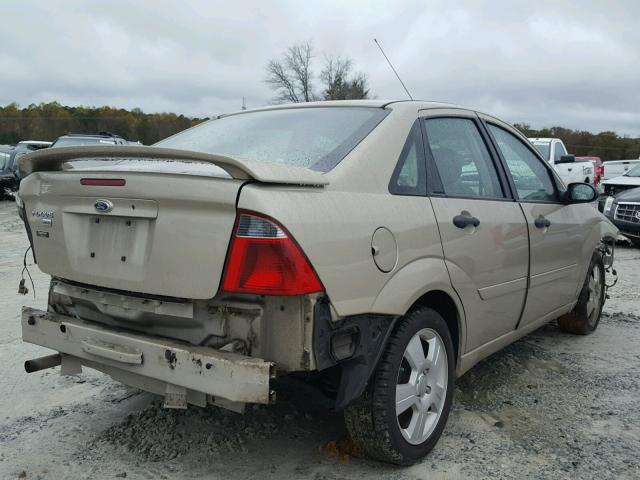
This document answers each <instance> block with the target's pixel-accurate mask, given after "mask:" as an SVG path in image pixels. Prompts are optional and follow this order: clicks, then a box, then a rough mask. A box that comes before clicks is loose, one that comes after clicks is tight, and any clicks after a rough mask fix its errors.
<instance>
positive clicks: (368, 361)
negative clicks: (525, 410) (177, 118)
mask: <svg viewBox="0 0 640 480" xmlns="http://www.w3.org/2000/svg"><path fill="white" fill-rule="evenodd" d="M20 170H21V174H22V175H23V176H24V177H25V178H24V179H23V181H22V183H21V187H20V192H19V196H18V199H17V203H18V206H19V209H20V213H21V216H22V218H23V219H24V221H25V225H26V228H27V231H28V233H29V238H30V240H31V244H32V247H33V251H34V254H35V258H36V260H37V263H38V265H39V267H40V269H42V270H43V271H44V272H46V273H48V274H50V275H51V276H52V282H51V290H50V296H49V309H48V311H47V312H44V311H37V310H34V309H26V310H25V312H24V314H23V318H22V322H23V337H24V339H25V341H28V342H32V343H36V344H39V345H43V346H45V347H49V348H51V349H53V350H55V351H56V352H58V353H56V354H54V355H51V356H48V357H43V358H40V359H35V360H32V361H30V362H27V368H28V370H29V371H37V370H41V369H43V368H48V367H51V366H56V365H59V364H61V365H62V373H77V372H79V371H80V370H81V369H82V368H83V367H89V368H95V369H98V370H101V371H103V372H106V373H108V374H109V375H111V376H112V377H113V378H115V379H117V380H118V381H121V382H124V383H127V384H129V385H133V386H137V387H139V388H142V389H145V390H148V391H151V392H155V393H157V394H159V395H163V396H164V398H165V406H167V407H172V408H186V407H187V405H188V404H195V405H200V406H206V405H208V404H215V405H219V406H222V407H225V408H230V409H233V410H236V411H242V410H243V408H244V405H245V404H246V403H270V402H273V401H275V396H276V393H277V390H278V385H279V379H280V378H281V377H284V376H287V377H289V378H290V379H292V381H299V382H304V383H305V384H306V386H307V387H308V386H312V387H314V388H315V389H316V391H317V394H318V395H319V396H323V397H325V398H326V399H327V400H328V401H330V402H332V404H333V405H334V408H336V409H340V410H344V412H345V417H346V423H347V427H348V429H349V432H350V434H351V436H352V438H353V440H354V441H355V442H356V443H357V444H358V445H359V446H360V447H361V448H362V450H363V451H364V452H366V453H367V454H369V455H371V456H373V457H374V458H378V459H380V460H383V461H388V462H394V463H398V464H410V463H413V462H416V461H418V460H420V459H421V458H422V457H423V456H424V455H425V454H427V453H428V452H429V451H430V450H431V449H432V448H433V447H434V445H435V444H436V442H437V440H438V438H439V437H440V435H441V433H442V431H443V429H444V428H445V424H446V421H447V417H448V414H449V410H450V408H451V402H452V396H453V392H454V383H455V379H456V377H457V376H460V375H462V374H463V373H464V372H465V371H467V370H468V369H470V368H471V367H472V366H473V365H474V364H476V363H477V362H478V361H480V360H481V359H483V358H485V357H487V356H488V355H490V354H491V353H493V352H495V351H497V350H499V349H500V348H502V347H504V346H506V345H508V344H510V343H512V342H514V341H515V340H517V339H518V338H520V337H522V336H523V335H526V334H527V333H529V332H531V331H533V330H534V329H536V328H538V327H540V326H541V325H543V324H545V323H546V322H549V321H550V320H553V319H556V318H558V319H559V325H560V328H561V329H563V330H565V331H569V332H573V333H579V334H586V333H590V332H592V331H594V330H595V329H596V327H597V325H598V321H599V319H600V313H601V310H602V306H603V303H604V298H605V271H606V270H608V269H609V268H610V266H611V263H612V258H613V257H612V246H610V244H611V242H610V241H611V239H613V238H615V235H616V229H615V227H614V226H613V225H612V224H611V223H610V222H609V221H608V220H607V219H606V218H605V217H603V216H602V215H601V214H600V213H598V211H597V210H596V209H595V208H593V206H592V205H591V204H590V202H593V201H594V200H595V198H596V196H597V195H596V193H595V191H594V189H593V188H592V187H590V186H589V185H585V184H572V185H568V186H565V185H564V184H563V183H562V181H561V180H559V179H558V177H557V176H556V175H555V174H554V172H553V171H552V169H551V168H550V167H549V165H547V164H546V162H545V161H544V160H543V159H542V158H541V157H540V156H539V154H538V153H537V152H536V150H535V149H534V148H533V147H532V145H531V144H530V143H529V142H528V141H527V139H526V138H525V137H523V136H522V135H521V134H520V133H519V132H518V131H517V130H515V129H514V128H512V127H511V126H509V125H507V124H506V123H504V122H502V121H500V120H498V119H496V118H493V117H491V116H488V115H485V114H482V113H478V112H476V111H474V110H470V109H466V108H461V107H457V106H452V105H445V104H435V103H426V102H417V101H415V102H414V101H411V102H385V101H379V100H374V101H359V102H321V103H311V104H299V105H287V106H277V107H268V108H264V109H259V110H254V111H246V112H239V113H237V114H233V115H226V116H221V117H219V118H216V119H214V120H211V121H209V122H206V123H204V124H201V125H199V126H197V127H194V128H192V129H189V130H186V131H184V132H181V133H179V134H177V135H175V136H173V137H170V138H168V139H166V140H164V141H162V142H160V143H158V144H157V145H155V146H153V147H127V146H122V147H120V146H105V147H71V148H60V149H57V150H50V151H40V152H37V153H32V154H30V155H27V156H25V157H23V158H22V159H21V162H20Z"/></svg>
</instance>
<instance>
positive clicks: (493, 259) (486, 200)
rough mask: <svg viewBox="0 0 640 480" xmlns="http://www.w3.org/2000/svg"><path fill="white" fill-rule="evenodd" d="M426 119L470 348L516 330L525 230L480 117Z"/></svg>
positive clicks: (435, 192) (441, 114)
mask: <svg viewBox="0 0 640 480" xmlns="http://www.w3.org/2000/svg"><path fill="white" fill-rule="evenodd" d="M461 112H462V111H460V110H451V111H437V110H429V111H427V113H426V114H425V115H424V117H423V120H422V121H423V125H424V133H425V138H426V142H425V149H426V151H427V158H428V179H429V182H428V183H429V193H430V199H431V203H432V205H433V208H434V211H435V214H436V219H437V223H438V228H439V230H440V236H441V238H442V245H443V250H444V256H445V260H446V264H447V268H448V270H449V275H450V277H451V282H452V284H453V287H454V288H455V289H456V291H457V292H458V294H459V295H460V297H461V299H462V302H463V304H464V308H465V315H466V317H467V351H470V350H473V349H475V348H477V347H479V346H481V345H483V344H485V343H487V342H489V341H491V340H493V339H495V338H497V337H499V336H501V335H504V334H506V333H508V332H510V331H512V330H514V329H515V328H516V325H517V323H518V320H519V318H520V314H521V312H522V308H523V305H524V300H525V292H526V282H527V268H528V255H529V252H528V236H527V226H526V222H525V218H524V216H523V214H522V211H521V209H520V207H519V206H518V204H517V203H516V202H515V201H514V200H513V199H512V198H511V194H510V192H509V189H508V187H507V186H506V177H505V175H504V172H503V171H502V170H501V169H500V168H499V167H498V165H497V162H496V161H495V159H494V158H492V155H491V153H490V149H489V146H488V139H487V137H486V136H485V134H483V133H482V131H481V129H480V125H479V121H478V118H477V116H476V115H475V114H474V113H473V112H468V113H461Z"/></svg>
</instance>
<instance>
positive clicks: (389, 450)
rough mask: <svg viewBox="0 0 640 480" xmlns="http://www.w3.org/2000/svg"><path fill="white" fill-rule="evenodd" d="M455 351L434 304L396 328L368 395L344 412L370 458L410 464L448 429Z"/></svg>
mask: <svg viewBox="0 0 640 480" xmlns="http://www.w3.org/2000/svg"><path fill="white" fill-rule="evenodd" d="M454 369H455V364H454V350H453V343H452V340H451V335H450V333H449V329H448V327H447V324H446V322H445V321H444V319H443V318H442V317H441V316H440V315H439V314H438V313H437V312H436V311H434V310H432V309H430V308H420V309H417V310H415V311H413V312H412V313H410V314H408V315H407V316H406V317H405V318H404V319H402V320H401V321H400V323H399V324H398V325H397V326H396V328H395V329H394V332H393V333H392V334H391V337H390V339H389V342H388V344H387V346H386V349H385V352H384V354H383V356H382V358H381V360H380V363H379V365H378V367H377V369H376V371H375V373H374V376H373V378H372V380H371V384H370V385H369V387H368V388H367V390H366V391H365V393H364V394H363V395H362V397H360V398H359V399H357V400H356V401H355V402H354V403H352V404H351V405H350V406H349V407H347V409H346V410H345V422H346V425H347V429H348V430H349V433H350V435H351V439H352V440H353V441H354V443H355V444H356V445H357V446H358V447H359V448H360V449H361V450H362V451H363V452H364V453H366V454H367V455H368V456H370V457H373V458H375V459H377V460H381V461H384V462H390V463H396V464H400V465H410V464H412V463H415V462H417V461H419V460H420V459H421V458H422V457H424V456H425V455H426V454H427V453H429V451H431V449H433V447H434V446H435V444H436V443H437V441H438V439H439V438H440V435H441V434H442V431H443V430H444V427H445V424H446V422H447V418H448V416H449V410H450V409H451V402H452V397H453V390H454V382H455V371H454Z"/></svg>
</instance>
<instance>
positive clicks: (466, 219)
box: [453, 215, 480, 228]
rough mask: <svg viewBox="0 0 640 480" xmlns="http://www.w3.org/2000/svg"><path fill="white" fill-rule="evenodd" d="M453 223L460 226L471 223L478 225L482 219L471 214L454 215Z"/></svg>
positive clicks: (463, 226)
mask: <svg viewBox="0 0 640 480" xmlns="http://www.w3.org/2000/svg"><path fill="white" fill-rule="evenodd" d="M453 224H454V225H455V226H456V227H458V228H465V227H467V226H469V225H473V226H474V227H477V226H478V225H480V220H478V219H477V218H476V217H472V216H470V215H456V216H455V217H453Z"/></svg>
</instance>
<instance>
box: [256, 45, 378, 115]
mask: <svg viewBox="0 0 640 480" xmlns="http://www.w3.org/2000/svg"><path fill="white" fill-rule="evenodd" d="M312 60H313V45H312V44H311V42H310V41H307V42H303V43H298V44H295V45H292V46H291V47H289V48H288V49H287V50H286V52H285V53H284V55H283V56H282V58H280V59H274V60H270V61H269V63H267V76H266V78H265V82H266V84H267V85H269V87H270V88H271V89H272V90H274V91H275V92H276V97H275V98H274V100H275V101H276V102H292V103H298V102H310V101H312V100H315V99H316V98H322V99H324V100H351V99H359V98H369V87H368V85H367V83H368V78H367V75H366V74H364V73H355V74H352V68H353V62H352V60H351V59H350V58H342V57H325V64H324V68H323V70H322V72H321V73H320V78H319V80H320V83H321V84H322V92H321V94H320V95H316V94H315V93H314V91H313V87H314V76H313V72H312V68H311V63H312Z"/></svg>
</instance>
